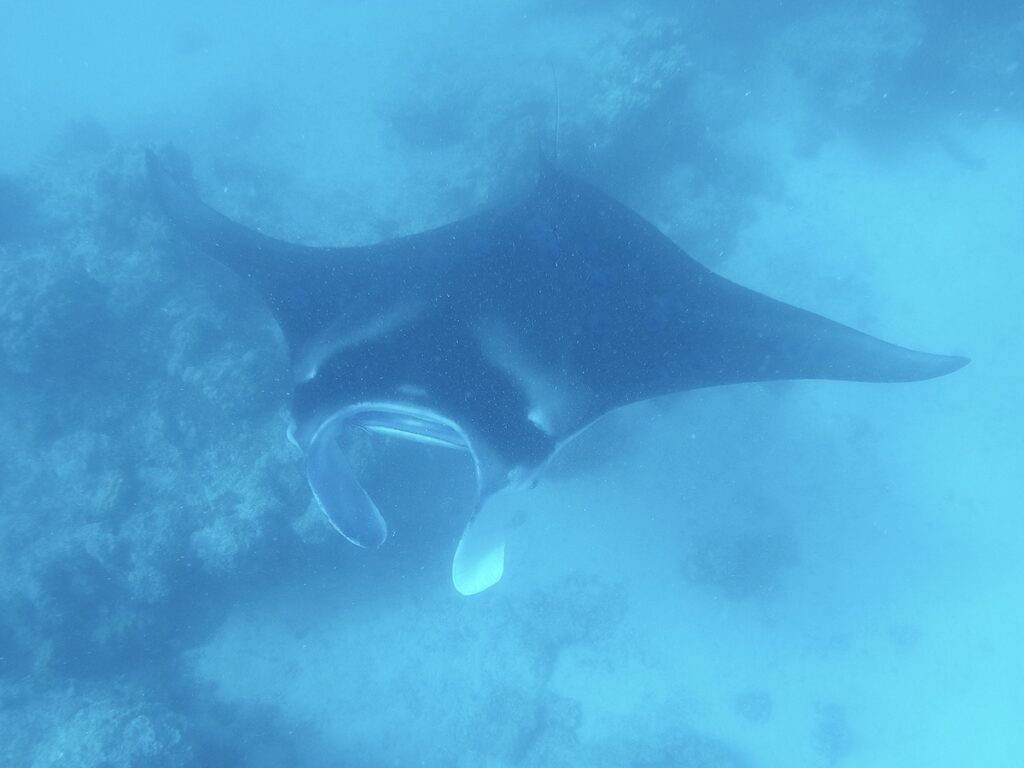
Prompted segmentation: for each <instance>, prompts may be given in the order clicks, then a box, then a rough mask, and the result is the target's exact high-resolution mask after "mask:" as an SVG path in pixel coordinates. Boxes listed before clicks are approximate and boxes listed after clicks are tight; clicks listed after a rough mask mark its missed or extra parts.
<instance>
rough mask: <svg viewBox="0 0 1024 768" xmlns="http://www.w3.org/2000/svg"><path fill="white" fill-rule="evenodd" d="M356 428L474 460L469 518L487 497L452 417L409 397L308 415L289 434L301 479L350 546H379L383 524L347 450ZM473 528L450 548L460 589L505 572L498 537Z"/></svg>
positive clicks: (467, 590)
mask: <svg viewBox="0 0 1024 768" xmlns="http://www.w3.org/2000/svg"><path fill="white" fill-rule="evenodd" d="M354 433H364V434H370V435H381V436H386V437H394V438H397V439H399V440H404V441H411V442H415V443H420V444H423V445H425V446H433V447H440V448H443V449H449V450H456V451H462V452H466V453H468V454H469V455H470V457H471V458H472V460H473V468H474V472H475V475H476V494H475V502H474V504H473V508H472V510H470V515H469V520H470V523H472V522H473V521H474V520H475V518H476V512H477V511H478V509H479V506H480V505H481V503H482V502H483V500H484V499H485V498H486V497H487V496H488V495H489V493H490V489H489V488H488V487H487V484H486V479H485V475H484V472H483V470H482V468H481V464H480V461H479V458H478V456H477V453H476V451H474V449H473V444H472V443H471V441H470V439H469V437H468V436H467V435H466V433H465V432H464V431H463V429H462V428H461V427H460V426H459V425H458V424H457V423H455V422H454V421H452V420H451V419H448V418H446V417H444V416H442V415H441V414H438V413H436V412H434V411H431V410H429V409H427V408H424V407H422V406H420V405H416V404H413V403H408V402H396V401H367V402H359V403H353V404H350V405H346V406H344V407H339V408H334V409H331V410H329V411H326V412H321V413H320V414H318V415H317V416H315V417H307V418H305V419H304V420H302V421H301V422H299V423H297V424H296V425H295V427H293V428H292V429H291V430H289V439H291V440H292V442H293V443H295V444H296V445H297V446H298V447H299V448H300V449H301V450H302V452H303V454H304V456H305V459H306V477H307V480H308V482H309V487H310V489H311V490H312V492H313V496H314V498H315V499H316V502H317V504H318V506H319V507H320V509H321V510H322V511H323V513H324V514H325V515H326V516H327V519H328V520H329V521H330V522H331V525H332V526H333V527H334V528H335V529H336V530H337V531H338V532H339V533H340V534H341V535H342V536H344V537H345V538H346V539H348V540H349V541H350V542H352V543H353V544H356V545H357V546H360V547H363V548H366V549H375V548H377V547H380V546H382V545H383V544H384V543H385V542H386V541H387V539H388V534H389V530H388V524H387V521H386V520H385V519H384V516H383V515H382V514H381V511H380V508H379V507H378V505H377V504H376V502H375V501H374V500H373V498H372V496H371V495H370V493H369V492H368V491H367V490H366V488H365V487H364V486H363V483H362V482H361V480H360V473H359V471H358V468H357V467H355V466H353V462H352V459H351V457H350V455H349V452H348V451H347V450H346V448H347V446H348V443H349V441H350V438H351V436H352V435H353V434H354ZM471 530H472V527H471V526H467V531H466V533H465V534H464V535H463V537H462V539H461V540H460V542H459V545H458V548H457V550H456V556H455V561H454V564H453V568H452V577H453V580H454V583H455V586H456V588H457V589H458V590H459V591H460V592H462V593H463V594H466V595H470V594H475V593H477V592H481V591H483V590H484V589H487V588H488V587H490V586H492V585H493V584H495V583H497V582H498V581H499V580H500V579H501V576H502V573H503V570H504V541H503V539H501V538H495V536H494V532H493V531H490V532H485V535H483V536H470V535H469V532H470V531H471Z"/></svg>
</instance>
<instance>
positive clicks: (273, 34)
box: [0, 0, 1024, 768]
mask: <svg viewBox="0 0 1024 768" xmlns="http://www.w3.org/2000/svg"><path fill="white" fill-rule="evenodd" d="M0 17H2V23H0V147H2V152H0V256H2V258H0V387H2V390H0V392H2V399H0V446H2V449H0V763H2V764H3V765H12V766H14V765H19V766H33V767H36V766H58V765H60V766H127V765H132V766H136V765H137V766H179V765H197V766H209V765H246V766H279V765H288V766H313V767H318V768H319V767H320V766H359V767H360V768H362V767H366V768H373V767H375V766H396V765H397V766H411V765H423V766H466V767H469V766H472V767H473V768H476V767H478V766H480V767H484V766H487V767H495V768H497V767H504V766H555V767H560V766H580V765H587V766H596V767H598V768H602V767H604V766H644V767H645V768H649V767H653V766H700V767H702V768H709V767H711V766H833V765H838V766H872V768H878V767H884V766H908V765H921V766H923V765H928V766H963V765H978V766H992V767H998V766H1007V767H1009V766H1019V765H1020V764H1021V762H1020V761H1021V760H1022V757H1021V756H1022V755H1024V735H1022V734H1024V727H1022V723H1024V715H1022V713H1024V662H1022V648H1024V618H1022V616H1024V612H1022V610H1021V605H1022V602H1024V600H1022V598H1024V557H1022V555H1024V523H1022V522H1021V514H1022V510H1024V504H1022V497H1024V470H1022V466H1024V461H1022V433H1024V429H1022V428H1024V417H1022V416H1021V408H1020V382H1021V379H1022V374H1024V366H1022V364H1021V362H1020V361H1021V359H1022V357H1024V344H1022V342H1021V336H1022V331H1024V321H1022V319H1021V318H1022V309H1021V301H1022V299H1021V297H1022V296H1024V258H1022V257H1024V181H1022V179H1024V66H1022V63H1024V62H1022V59H1024V10H1022V8H1021V6H1020V4H1019V3H1001V2H987V3H982V4H978V5H974V6H969V5H968V4H966V3H963V4H961V3H956V2H952V1H951V0H949V1H944V2H917V3H915V2H908V1H902V2H895V3H893V2H886V3H877V2H872V3H861V4H849V5H848V6H845V7H832V6H822V5H819V4H816V3H796V2H783V3H773V4H754V3H740V2H720V3H668V2H653V1H652V2H642V1H641V0H632V2H589V3H586V2H572V1H571V0H564V1H563V2H543V3H542V2H531V1H529V0H519V1H518V2H509V1H507V0H496V1H495V2H489V3H453V2H432V1H428V2H412V1H411V0H406V2H349V3H328V2H314V1H313V0H300V1H299V2H295V3H290V4H287V5H285V4H281V5H279V6H277V5H273V4H267V3H265V4H261V5H259V6H258V7H257V6H256V4H242V3H231V2H204V3H199V2H184V3H176V4H173V5H171V4H163V5H157V4H140V3H129V2H115V1H113V0H99V2H96V3H72V2H48V3H33V4H29V3H2V4H0ZM556 81H557V88H556V85H555V82H556ZM556 91H557V94H558V99H557V101H558V102H559V104H558V109H557V112H558V113H559V117H558V120H557V137H558V138H557V154H558V160H559V163H560V164H561V165H562V166H563V167H565V168H566V169H568V170H570V171H572V172H574V173H578V174H580V175H582V176H584V177H585V178H587V179H589V180H591V181H593V182H594V183H597V184H598V185H600V186H601V187H603V188H604V189H605V190H607V191H608V192H609V193H611V194H612V195H614V196H615V197H617V198H619V199H621V200H623V201H624V202H626V203H627V204H629V205H630V206H631V207H633V208H635V209H636V210H638V211H639V212H641V213H642V214H643V215H644V216H646V217H647V218H649V219H650V220H651V221H653V222H654V223H655V224H656V225H657V226H658V227H659V228H661V229H662V230H663V231H664V232H666V233H667V234H668V235H669V236H671V237H672V238H673V239H674V240H676V241H677V242H678V243H679V244H680V245H681V246H682V247H684V248H685V249H687V250H688V251H689V252H690V253H691V254H693V255H694V256H695V257H696V258H698V259H700V260H701V261H703V262H704V263H706V264H708V265H709V266H711V267H713V268H714V269H716V270H718V271H720V272H722V273H723V274H725V275H727V276H729V277H730V278H732V279H734V280H736V281H738V282H741V283H743V284H745V285H748V286H750V287H753V288H756V289H758V290H761V291H763V292H766V293H769V294H771V295H773V296H775V297H778V298H781V299H784V300H787V301H790V302H792V303H795V304H798V305H801V306H805V307H807V308H810V309H813V310H815V311H818V312H821V313H823V314H826V315H829V316H831V317H834V318H836V319H839V320H841V321H844V322H846V323H849V324H851V325H854V326H856V327H859V328H862V329H864V330H866V331H869V332H871V333H874V334H877V335H879V336H882V337H884V338H887V339H891V340H893V341H897V342H899V343H902V344H905V345H908V346H912V347H917V348H923V349H928V350H931V351H936V352H944V353H961V354H967V355H970V356H971V357H972V358H973V363H972V364H971V365H970V366H969V367H968V368H966V369H964V370H963V371H961V372H959V373H957V374H955V375H953V376H950V377H947V378H943V379H939V380H935V381H930V382H924V383H919V384H913V385H894V386H869V385H857V384H842V383H821V382H797V383H783V384H773V385H750V386H743V387H732V388H725V389H721V390H712V391H706V392H698V393H692V394H688V395H685V396H681V397H678V398H673V399H667V400H665V401H662V402H657V403H647V404H641V405H638V406H634V407H631V408H628V409H626V410H625V411H623V412H621V413H617V414H614V415H613V416H612V417H610V418H609V419H607V420H606V421H604V422H603V423H601V424H599V425H598V426H597V427H595V428H594V430H593V431H592V432H590V433H588V434H586V435H584V436H583V437H582V438H581V439H580V441H579V442H578V443H577V444H576V445H574V446H572V447H571V448H570V449H569V450H568V451H567V453H566V455H565V456H564V457H563V458H562V460H561V461H560V462H559V463H558V465H557V466H556V467H554V468H553V470H552V472H551V474H550V475H549V476H548V477H547V478H545V479H544V481H542V482H541V484H540V485H539V486H538V487H537V488H536V489H535V490H533V491H531V492H529V493H525V494H523V495H522V496H521V497H520V498H517V499H516V505H517V512H516V523H517V526H516V527H515V528H514V529H513V531H512V533H511V535H510V539H509V543H508V561H507V572H506V577H505V579H504V580H503V581H502V583H501V584H499V585H498V586H497V587H496V588H495V589H493V590H491V591H489V592H487V593H484V594H483V595H480V596H478V597H476V598H474V599H470V600H467V599H464V598H461V597H459V596H458V595H457V594H456V593H455V592H454V590H452V589H451V586H450V582H449V577H448V564H449V560H450V556H451V551H452V547H453V546H454V541H453V540H452V539H451V537H450V531H449V530H448V529H449V528H451V527H452V525H453V523H452V521H455V522H454V525H455V528H456V530H457V528H458V523H459V522H461V517H460V516H461V515H464V514H465V510H464V509H463V506H462V504H463V502H464V496H465V485H466V478H465V477H464V472H463V471H462V470H464V467H461V468H460V467H458V466H456V465H455V464H454V463H452V462H448V463H447V464H445V463H443V462H442V460H440V459H437V457H432V458H431V459H430V460H429V462H424V461H423V459H422V457H420V458H419V459H416V458H415V457H412V456H411V455H409V456H407V455H405V454H403V453H402V452H401V451H402V449H400V448H397V447H395V446H378V447H377V449H376V450H378V451H379V452H380V454H381V456H374V457H371V458H375V459H381V457H382V456H383V458H385V459H387V458H391V459H393V461H392V462H391V463H390V465H389V462H388V461H375V462H368V464H369V465H372V466H374V467H377V466H378V465H380V466H381V467H383V469H382V470H381V472H382V474H381V475H380V477H378V478H377V482H378V485H379V486H381V487H382V488H383V489H384V490H383V491H382V493H383V498H384V500H383V501H382V504H385V503H386V504H387V505H389V507H388V509H389V514H391V515H392V516H393V520H395V521H396V525H395V540H394V541H393V542H392V543H391V544H390V545H389V547H388V548H385V549H384V550H382V551H380V552H377V553H366V552H360V551H358V550H356V549H355V548H353V547H350V546H348V545H347V544H346V543H345V542H344V541H343V540H342V539H341V537H339V536H337V535H336V534H334V533H333V532H332V531H331V530H330V529H329V527H328V525H327V523H326V522H325V521H324V520H322V519H321V516H320V514H319V513H318V512H317V510H316V509H314V508H312V507H311V506H310V498H309V493H308V490H307V489H306V488H305V486H304V481H303V477H302V467H301V457H300V456H298V455H297V453H296V452H295V451H294V450H293V449H292V448H291V446H290V445H289V444H288V443H287V441H286V440H285V439H284V431H285V427H286V414H285V401H286V397H287V392H288V386H289V385H288V368H287V361H286V357H285V350H284V347H283V343H282V341H281V339H280V337H279V335H278V332H277V331H276V329H275V328H274V325H273V322H272V320H271V318H270V317H269V315H267V314H266V312H265V310H263V309H262V307H261V305H260V304H259V301H258V299H257V298H256V297H254V296H253V295H252V294H251V293H250V292H249V291H248V290H247V289H246V287H245V286H244V285H243V284H241V283H240V282H238V281H233V280H231V279H230V278H229V277H227V276H225V275H224V274H223V273H221V272H218V271H216V270H212V269H207V268H206V267H205V266H204V265H202V264H197V263H196V262H194V261H186V260H183V259H181V258H180V254H178V253H177V252H176V251H175V250H173V249H172V248H170V246H169V241H168V239H167V235H166V231H165V229H164V225H163V223H162V221H161V220H160V218H159V217H158V216H157V215H156V213H155V212H154V210H153V209H152V206H151V203H150V201H149V198H148V194H147V191H146V186H145V183H144V179H143V174H142V166H141V148H143V147H146V146H164V145H166V144H168V143H170V144H173V145H174V146H176V147H177V148H178V149H179V150H181V151H182V152H184V153H187V155H188V156H189V157H190V158H191V161H192V166H193V168H194V170H195V176H196V181H197V184H198V186H199V188H200V189H201V190H202V192H203V194H204V196H206V197H207V198H208V199H210V200H211V201H212V202H214V203H215V204H216V205H217V206H218V207H220V208H222V209H223V210H225V211H228V212H229V213H231V215H233V216H235V217H237V218H240V219H242V220H244V221H247V222H249V223H251V224H256V223H258V224H260V225H261V226H263V227H264V228H265V229H266V230H267V231H270V232H273V233H275V234H277V235H280V236H282V237H286V238H289V239H295V240H301V241H304V242H310V243H336V244H347V243H366V242H373V241H375V240H379V239H382V238H386V237H391V236H395V235H398V234H402V233H409V232H414V231H417V230H420V229H422V228H424V227H427V226H430V225H433V224H438V223H441V222H444V221H448V220H452V219H455V218H458V217H460V216H462V215H465V214H466V213H468V212H470V211H473V210H476V209H477V208H478V207H479V206H481V205H483V204H484V203H486V202H487V201H488V200H491V199H494V198H495V197H496V196H500V194H501V191H502V190H503V189H505V188H507V186H508V185H509V184H512V183H515V182H516V181H518V180H521V179H522V178H523V177H524V176H529V174H530V173H532V172H533V169H534V167H535V165H534V164H535V161H536V157H537V152H538V147H541V148H543V150H544V151H545V152H548V153H551V152H553V151H554V146H553V145H554V143H555V142H554V135H555V124H556V119H555V113H556V108H555V102H556V98H555V94H556ZM388 466H391V467H394V466H401V467H403V471H400V472H395V471H393V469H392V471H391V472H390V474H389V473H388ZM439 531H443V535H441V534H440V533H439Z"/></svg>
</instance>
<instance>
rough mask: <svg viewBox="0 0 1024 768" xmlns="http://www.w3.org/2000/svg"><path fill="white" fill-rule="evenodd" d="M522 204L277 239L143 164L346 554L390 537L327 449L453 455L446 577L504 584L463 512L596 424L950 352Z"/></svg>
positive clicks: (653, 240)
mask: <svg viewBox="0 0 1024 768" xmlns="http://www.w3.org/2000/svg"><path fill="white" fill-rule="evenodd" d="M540 165H541V167H540V170H539V173H538V174H537V180H536V183H535V184H533V185H532V186H531V188H530V189H529V191H528V192H526V193H521V194H518V195H513V196H512V197H511V198H510V199H508V200H506V201H505V202H503V203H501V204H498V205H495V206H494V207H491V208H489V209H487V210H484V211H483V212H480V213H477V214H475V215H473V216H470V217H469V218H466V219H463V220H461V221H457V222H455V223H451V224H448V225H446V226H441V227H438V228H436V229H432V230H429V231H426V232H422V233H420V234H414V235H411V236H408V237H399V238H396V239H391V240H386V241H384V242H381V243H378V244H376V245H368V246H357V247H342V248H324V247H309V246H304V245H297V244H293V243H288V242H284V241H281V240H276V239H274V238H271V237H268V236H266V235H263V234H261V233H259V232H256V231H255V230H253V229H250V228H247V227H245V226H242V225H241V224H238V223H236V222H234V221H232V220H230V219H228V218H226V217H225V216H223V215H221V214H220V213H218V212H217V211H215V210H213V209H212V208H210V207H208V206H207V205H205V204H204V203H203V202H201V201H200V199H199V198H198V197H197V196H195V195H194V194H193V193H191V192H190V191H189V189H190V185H189V184H188V183H186V182H185V181H184V180H182V179H180V178H178V177H176V176H175V175H174V174H173V173H171V172H170V171H168V170H167V169H166V168H165V166H164V165H163V164H162V163H161V161H160V160H158V158H157V157H156V156H155V155H154V154H153V153H152V152H149V153H147V166H148V176H149V180H150V183H151V186H152V189H153V193H154V197H155V199H156V201H157V204H158V206H159V208H160V209H162V211H163V213H164V214H165V215H166V217H167V218H168V219H169V220H170V222H171V223H172V224H173V226H174V228H175V229H176V230H177V231H178V232H179V233H180V235H181V236H183V238H184V240H185V241H188V242H190V243H191V244H192V245H193V246H194V247H196V248H198V249H199V250H201V251H204V252H205V253H206V254H208V255H209V256H211V257H212V258H213V259H215V260H216V261H218V262H220V263H222V264H223V265H225V266H227V267H228V268H229V269H231V270H233V271H234V272H236V273H238V274H239V275H240V276H242V277H243V278H245V279H247V280H249V281H251V282H252V283H254V284H255V286H256V288H257V289H258V290H259V292H260V293H261V294H262V296H263V298H264V299H265V301H266V303H267V305H268V306H269V308H270V310H271V311H272V312H273V315H274V317H275V319H276V321H277V323H278V324H279V325H280V327H281V330H282V331H283V334H284V337H285V339H286V341H287V345H288V349H289V353H290V362H291V368H292V377H293V391H292V396H291V412H292V416H293V419H294V422H293V426H292V428H291V430H290V432H289V436H290V437H291V438H292V440H293V442H295V443H296V444H297V445H298V446H299V448H300V449H301V450H302V453H303V456H304V459H305V469H306V476H307V479H308V482H309V487H310V489H311V490H312V493H313V496H314V497H315V499H316V501H317V503H318V504H319V506H320V508H321V509H322V510H323V512H324V513H325V514H326V516H327V518H328V519H329V520H330V522H331V524H332V525H333V526H334V527H335V528H336V529H337V530H338V531H339V532H340V533H341V534H342V535H343V536H344V537H345V538H347V539H348V540H349V541H351V542H352V543H354V544H356V545H358V546H360V547H366V548H375V547H379V546H381V545H382V544H383V543H384V542H385V541H386V540H387V538H388V526H387V523H386V522H385V520H384V518H383V517H382V516H381V513H380V511H379V509H378V507H377V505H376V504H375V503H374V501H373V499H372V498H371V497H370V496H369V494H368V493H367V492H366V490H365V489H364V488H363V487H362V485H361V484H360V482H359V478H358V477H357V473H356V472H355V471H354V470H353V468H352V467H351V466H350V464H349V461H348V460H347V458H346V453H345V451H344V450H343V445H342V440H341V438H342V435H343V434H344V433H345V430H347V429H352V428H359V429H363V430H367V431H370V432H377V433H384V434H388V435H395V436H399V437H404V438H408V439H413V440H419V441H422V442H426V443H430V444H433V445H443V446H448V447H451V448H456V449H460V450H464V451H468V452H469V454H470V455H471V457H472V460H473V465H474V466H475V470H476V505H475V509H474V510H473V511H472V512H471V514H470V515H469V523H468V524H467V526H466V529H465V532H464V533H463V535H462V538H461V539H460V541H459V542H458V545H457V546H456V548H455V556H454V559H453V564H452V580H453V582H454V585H455V587H456V589H457V590H458V591H459V592H461V593H463V594H467V595H468V594H473V593H476V592H480V591H483V590H484V589H487V588H488V587H490V586H492V585H493V584H495V583H497V582H498V581H499V580H500V578H501V576H502V573H503V571H504V562H505V555H504V550H505V546H504V541H505V540H504V528H503V527H502V526H501V525H496V524H494V523H487V522H486V520H487V516H486V515H480V514H478V513H479V511H480V509H481V507H482V506H483V504H484V502H485V501H486V500H487V499H488V498H490V497H492V496H494V494H496V493H498V492H499V491H502V490H503V489H505V488H510V487H516V486H521V485H523V484H529V483H532V482H534V481H535V480H536V478H537V477H538V475H539V474H540V473H541V471H542V470H543V468H544V467H545V465H546V464H547V463H548V461H549V460H550V459H551V457H552V456H553V455H554V454H555V453H556V452H557V451H558V450H559V448H560V447H561V446H563V445H565V444H566V443H567V442H568V441H570V440H572V439H573V437H574V436H576V435H578V434H579V433H580V432H581V431H583V430H584V429H586V427H587V426H588V425H590V424H591V423H593V422H594V421H595V420H596V419H598V418H599V417H600V416H602V415H603V414H605V413H607V412H609V411H611V410H613V409H615V408H619V407H621V406H624V405H627V404H629V403H634V402H637V401H641V400H646V399H649V398H654V397H658V396H661V395H667V394H670V393H676V392H684V391H688V390H694V389H699V388H703V387H713V386H720V385H725V384H738V383H743V382H765V381H774V380H780V379H835V380H846V381H864V382H907V381H915V380H921V379H929V378H932V377H936V376H942V375H944V374H947V373H950V372H952V371H955V370H957V369H958V368H960V367H962V366H963V365H965V364H966V363H967V362H968V361H967V359H966V358H964V357H956V356H946V355H935V354H928V353H925V352H917V351H914V350H911V349H907V348H904V347H900V346H897V345H895V344H890V343H888V342H886V341H882V340H880V339H877V338H874V337H872V336H869V335H867V334H865V333H862V332H860V331H857V330H854V329H852V328H849V327H847V326H845V325H841V324H839V323H837V322H834V321H832V320H829V319H826V318H825V317H822V316H820V315H817V314H815V313H813V312H809V311H807V310H804V309H799V308H797V307H794V306H791V305H789V304H785V303H783V302H781V301H776V300H775V299H772V298H769V297H768V296H765V295H763V294H760V293H758V292H756V291H753V290H750V289H748V288H744V287H742V286H740V285H738V284H736V283H733V282H730V281H729V280H727V279H725V278H723V277H721V276H719V275H717V274H715V273H714V272H712V271H711V270H710V269H708V268H707V267H705V266H703V265H702V264H700V263H699V262H698V261H696V260H694V259H693V258H691V257H690V256H688V255H687V254H686V253H685V252H684V251H683V250H682V249H681V248H680V247H679V246H677V245H676V244H675V243H674V242H673V241H672V240H670V239H669V238H668V237H667V236H665V235H664V234H662V233H661V232H660V231H659V230H658V229H657V228H656V227H654V226H653V225H652V224H651V223H649V222H648V221H646V220H645V219H644V218H642V217H641V216H640V215H638V214H637V213H635V212H634V211H632V210H631V209H629V208H627V207H626V206H625V205H623V204H621V203H619V202H617V201H616V200H615V199H613V198H612V197H610V196H608V195H607V194H605V193H603V192H601V191H600V190H599V189H597V188H596V187H594V186H591V185H590V184H588V183H586V182H584V181H582V180H580V179H578V178H576V177H574V176H572V175H570V174H569V173H567V172H565V171H563V170H561V169H559V168H558V167H556V166H554V165H553V164H550V163H545V162H541V164H540Z"/></svg>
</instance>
